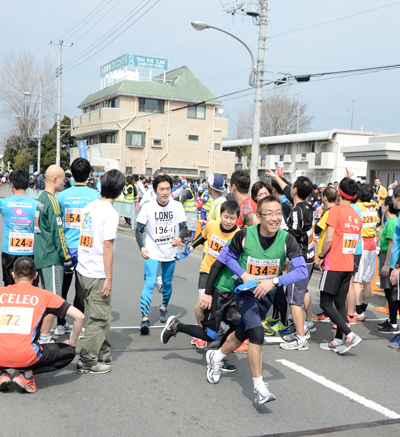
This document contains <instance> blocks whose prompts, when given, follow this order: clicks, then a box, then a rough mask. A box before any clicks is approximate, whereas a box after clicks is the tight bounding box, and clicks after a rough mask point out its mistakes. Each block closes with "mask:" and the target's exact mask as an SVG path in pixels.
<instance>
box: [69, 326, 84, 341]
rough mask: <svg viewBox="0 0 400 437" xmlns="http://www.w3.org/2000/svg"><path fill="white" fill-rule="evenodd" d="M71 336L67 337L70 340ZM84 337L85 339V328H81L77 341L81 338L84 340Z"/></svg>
mask: <svg viewBox="0 0 400 437" xmlns="http://www.w3.org/2000/svg"><path fill="white" fill-rule="evenodd" d="M71 334H72V332H71ZM71 334H70V335H69V338H71ZM84 337H85V328H82V331H81V333H80V334H79V336H78V340H82V338H84Z"/></svg>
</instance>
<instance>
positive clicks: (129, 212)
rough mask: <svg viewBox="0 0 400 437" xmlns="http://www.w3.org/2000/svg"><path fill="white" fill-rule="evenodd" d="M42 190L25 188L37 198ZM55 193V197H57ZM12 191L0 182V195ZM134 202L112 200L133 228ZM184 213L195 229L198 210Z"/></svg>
mask: <svg viewBox="0 0 400 437" xmlns="http://www.w3.org/2000/svg"><path fill="white" fill-rule="evenodd" d="M41 192H42V190H34V189H33V188H28V189H27V190H26V195H27V196H29V197H31V198H32V199H36V200H37V199H38V197H39V196H40V194H41ZM57 194H58V193H56V197H57ZM12 195H13V192H12V189H11V185H10V184H9V183H5V184H1V186H0V197H9V196H12ZM136 205H137V203H136V202H121V201H120V200H116V201H115V202H114V205H113V206H114V209H115V210H116V211H117V212H118V214H119V216H120V217H127V218H130V219H131V221H132V229H135V226H136V217H137V216H138V214H139V210H138V209H136ZM185 214H186V224H187V227H188V230H189V231H195V230H196V226H197V220H198V218H199V215H200V213H199V212H198V211H185Z"/></svg>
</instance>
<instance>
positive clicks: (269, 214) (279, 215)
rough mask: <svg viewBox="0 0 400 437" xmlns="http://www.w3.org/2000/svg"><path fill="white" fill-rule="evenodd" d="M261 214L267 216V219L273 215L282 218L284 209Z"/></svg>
mask: <svg viewBox="0 0 400 437" xmlns="http://www.w3.org/2000/svg"><path fill="white" fill-rule="evenodd" d="M260 216H261V217H265V218H267V219H270V218H272V217H274V216H275V217H276V218H279V219H280V218H282V211H276V212H267V213H266V214H261V213H260Z"/></svg>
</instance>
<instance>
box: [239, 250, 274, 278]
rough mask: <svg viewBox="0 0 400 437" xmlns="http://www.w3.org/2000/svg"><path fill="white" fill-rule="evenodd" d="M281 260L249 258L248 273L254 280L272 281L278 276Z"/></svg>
mask: <svg viewBox="0 0 400 437" xmlns="http://www.w3.org/2000/svg"><path fill="white" fill-rule="evenodd" d="M280 262H281V261H280V259H256V258H252V257H251V256H248V257H247V269H246V272H247V273H248V274H249V275H251V276H252V277H253V279H256V280H257V279H258V280H262V279H272V278H275V277H276V276H278V272H279V264H280Z"/></svg>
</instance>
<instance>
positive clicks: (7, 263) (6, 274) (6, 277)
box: [1, 252, 39, 287]
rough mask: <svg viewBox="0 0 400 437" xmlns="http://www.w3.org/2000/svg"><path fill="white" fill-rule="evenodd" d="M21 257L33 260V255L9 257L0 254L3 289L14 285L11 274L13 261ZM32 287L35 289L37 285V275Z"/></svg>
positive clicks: (5, 254)
mask: <svg viewBox="0 0 400 437" xmlns="http://www.w3.org/2000/svg"><path fill="white" fill-rule="evenodd" d="M23 256H24V257H27V258H30V259H32V260H33V255H10V254H9V253H4V252H2V253H1V265H2V267H3V281H4V286H5V287H7V285H11V284H15V282H14V279H13V277H12V276H11V272H12V271H13V268H14V263H15V261H16V260H17V259H18V258H22V257H23ZM33 285H34V286H35V287H37V286H38V285H39V275H38V276H37V278H36V279H35V280H34V281H33Z"/></svg>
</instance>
